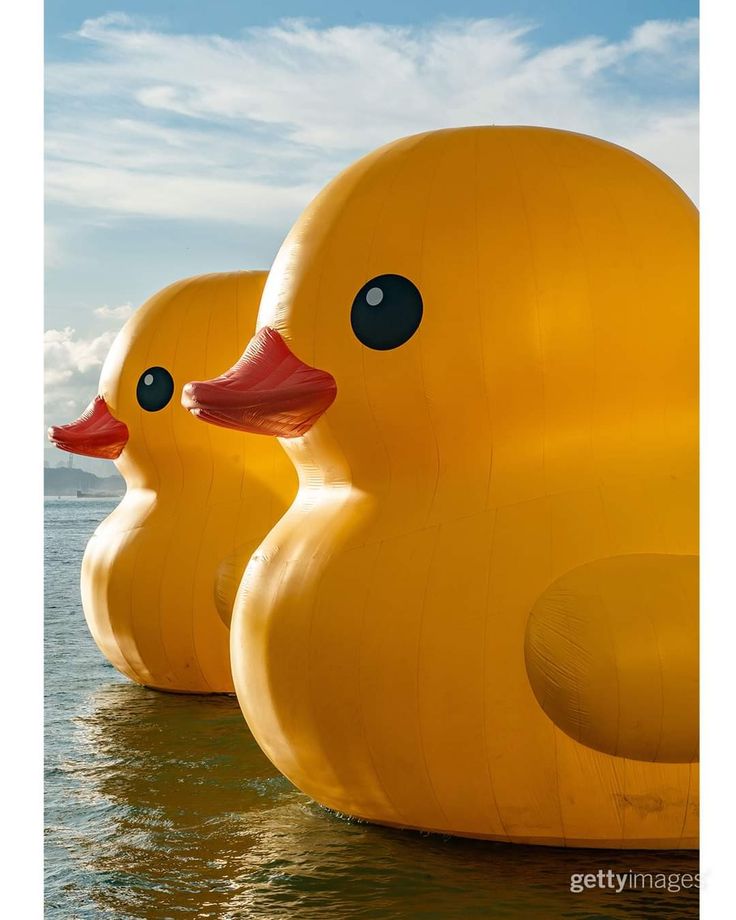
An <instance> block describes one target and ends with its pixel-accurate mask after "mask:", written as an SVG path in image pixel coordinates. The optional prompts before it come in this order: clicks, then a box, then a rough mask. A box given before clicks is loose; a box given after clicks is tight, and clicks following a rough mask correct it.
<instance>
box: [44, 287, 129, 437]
mask: <svg viewBox="0 0 736 920" xmlns="http://www.w3.org/2000/svg"><path fill="white" fill-rule="evenodd" d="M93 313H94V315H95V316H96V317H98V319H100V320H103V321H104V322H105V325H106V326H107V328H106V329H105V330H104V331H102V332H100V333H98V334H96V335H88V336H85V335H80V334H79V333H78V332H77V330H76V329H73V328H72V327H71V326H65V327H64V328H63V329H47V330H46V332H44V336H43V350H44V388H45V397H46V398H45V410H46V412H45V414H46V424H47V425H58V424H63V423H64V422H67V421H71V420H72V418H74V417H75V416H77V415H79V414H80V413H81V412H82V410H83V409H84V407H85V406H86V405H88V403H89V402H90V400H91V399H92V398H93V397H94V396H95V395H96V393H97V383H98V380H99V376H100V370H101V369H102V364H103V362H104V360H105V358H106V357H107V353H108V351H109V350H110V346H111V345H112V343H113V341H114V339H115V336H116V335H117V333H118V330H119V329H120V327H121V326H122V325H123V323H124V322H125V321H126V320H127V319H128V317H129V316H130V315H131V314H132V313H133V306H132V305H131V304H129V303H126V304H120V305H119V306H116V307H110V306H108V305H106V304H104V305H103V306H101V307H97V308H96V309H95V310H93Z"/></svg>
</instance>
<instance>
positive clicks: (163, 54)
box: [47, 14, 697, 230]
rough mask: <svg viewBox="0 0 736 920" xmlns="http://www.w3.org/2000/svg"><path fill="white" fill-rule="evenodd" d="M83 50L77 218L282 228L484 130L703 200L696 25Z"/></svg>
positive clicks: (116, 17) (366, 30)
mask: <svg viewBox="0 0 736 920" xmlns="http://www.w3.org/2000/svg"><path fill="white" fill-rule="evenodd" d="M78 37H79V38H81V39H83V40H84V42H86V48H87V50H86V52H85V53H84V55H83V56H82V57H81V58H80V59H78V60H75V61H66V62H63V63H53V62H52V63H50V64H49V66H48V68H47V72H48V86H49V130H48V145H49V146H48V150H49V153H48V170H47V176H48V195H49V198H50V199H51V200H53V201H59V202H63V203H65V204H67V205H74V206H77V207H79V206H82V207H92V208H97V209H102V210H103V211H108V212H120V213H123V214H142V215H147V216H151V217H175V218H196V219H211V220H224V221H236V222H239V223H244V224H249V225H252V226H268V227H281V228H283V230H286V229H287V228H288V225H289V223H290V222H291V221H292V220H293V218H294V217H295V216H296V214H297V213H298V212H299V210H300V209H301V208H302V207H303V206H304V205H305V204H306V202H307V201H308V200H309V198H310V197H311V196H312V195H313V194H314V192H315V191H317V190H318V189H319V188H320V187H321V186H322V185H323V184H324V182H325V181H326V180H327V179H329V178H330V177H331V176H332V175H333V174H334V173H335V172H336V171H337V170H338V169H340V168H341V167H342V166H344V165H347V163H349V162H350V161H351V160H353V159H355V158H356V157H357V156H359V155H360V154H362V153H364V152H366V151H368V150H370V149H371V148H373V147H375V146H377V145H379V144H382V143H384V142H386V141H388V140H391V139H393V138H396V137H400V136H402V135H406V134H411V133H415V132H418V131H423V130H428V129H433V128H439V127H447V126H450V125H467V124H479V123H504V124H510V123H524V124H541V125H550V126H554V127H563V128H569V129H572V130H576V131H583V132H585V133H590V134H594V135H597V136H600V137H605V138H608V139H610V140H613V141H616V142H617V143H620V144H623V145H624V146H628V147H631V148H633V149H635V150H636V151H637V152H638V153H641V154H642V155H643V156H645V157H648V158H650V159H651V160H653V161H654V162H655V163H656V164H657V165H659V166H660V167H661V168H663V169H664V170H665V171H666V172H668V173H669V174H670V175H672V176H673V177H674V178H675V179H676V180H677V181H678V182H680V184H681V185H682V186H683V187H684V188H685V189H686V191H688V192H689V193H690V194H691V195H693V196H695V194H696V183H697V99H696V91H697V82H696V81H697V21H696V20H685V21H652V22H646V23H643V24H641V25H640V26H638V27H637V28H635V29H634V30H633V31H632V32H631V34H630V35H629V36H628V37H627V38H625V39H624V40H622V41H620V42H611V41H607V40H605V39H603V38H599V37H583V38H580V39H576V40H575V41H570V42H566V43H564V44H560V45H556V46H552V47H544V48H538V47H537V46H536V45H535V44H534V31H533V28H532V26H530V25H529V24H524V23H520V22H518V21H512V20H508V19H485V20H456V21H447V20H445V21H440V22H436V23H434V24H432V25H429V26H423V27H416V28H406V27H396V26H386V25H359V26H354V27H347V26H339V27H332V28H320V27H319V26H318V25H314V24H309V23H306V22H302V21H284V22H281V23H279V24H277V25H275V26H272V27H269V28H257V29H255V28H254V29H247V30H245V32H244V33H243V35H242V38H240V39H238V40H231V39H226V38H223V37H220V36H204V35H198V36H194V35H181V34H173V33H166V32H163V31H160V30H157V29H156V28H155V27H153V26H151V25H146V24H143V23H139V22H136V21H134V20H132V19H131V18H129V17H127V16H124V15H122V14H110V15H108V16H105V17H102V18H100V19H94V20H88V21H87V22H85V23H84V25H83V26H82V28H81V30H80V32H79V34H78Z"/></svg>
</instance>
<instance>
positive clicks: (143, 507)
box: [49, 272, 297, 693]
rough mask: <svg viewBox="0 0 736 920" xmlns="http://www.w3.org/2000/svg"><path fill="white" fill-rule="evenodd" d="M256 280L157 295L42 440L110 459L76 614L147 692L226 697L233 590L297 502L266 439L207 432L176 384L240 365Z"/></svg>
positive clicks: (250, 275) (247, 275)
mask: <svg viewBox="0 0 736 920" xmlns="http://www.w3.org/2000/svg"><path fill="white" fill-rule="evenodd" d="M265 280H266V273H265V272H233V273H229V274H214V275H205V276H202V277H198V278H190V279H187V280H185V281H180V282H178V283H176V284H173V285H171V286H170V287H167V288H165V289H164V290H163V291H161V292H160V293H158V294H156V295H155V296H154V297H152V298H151V299H150V300H149V301H147V303H145V304H144V305H143V306H142V307H141V308H140V309H139V310H138V311H136V313H135V314H134V315H133V317H132V318H131V319H130V320H129V321H128V322H127V323H126V324H125V326H124V328H123V329H122V330H121V332H120V334H119V335H118V337H117V339H116V340H115V342H114V344H113V346H112V348H111V350H110V354H109V355H108V357H107V359H106V361H105V364H104V367H103V369H102V374H101V378H100V388H99V395H98V396H97V397H96V399H95V400H94V401H93V403H92V404H91V405H90V407H89V409H88V410H87V412H86V413H85V414H84V415H83V416H82V417H81V418H80V419H78V420H77V421H76V422H72V423H71V424H69V425H62V426H59V427H56V428H52V429H51V430H50V432H49V436H50V438H51V440H52V441H53V442H54V443H56V445H57V446H58V447H60V448H62V449H63V450H68V451H72V452H75V453H80V454H84V455H87V456H93V457H109V458H115V463H116V466H117V467H118V469H119V470H120V473H121V474H122V475H123V477H124V478H125V481H126V484H127V491H126V494H125V497H124V499H123V500H122V502H121V503H120V505H119V506H118V507H117V508H116V509H115V510H114V511H113V512H112V514H111V515H110V516H109V517H108V518H106V520H105V521H103V523H102V524H101V525H100V526H99V528H98V529H97V531H96V532H95V534H94V536H93V537H92V539H91V540H90V542H89V544H88V545H87V549H86V551H85V554H84V560H83V562H82V602H83V606H84V612H85V616H86V618H87V622H88V624H89V628H90V630H91V632H92V635H93V637H94V639H95V641H96V642H97V644H98V646H99V647H100V649H101V651H102V653H103V654H104V655H105V656H106V658H107V659H108V660H109V661H110V662H112V664H113V665H115V667H116V668H117V669H118V670H119V671H122V673H123V674H125V675H127V676H128V677H129V678H130V679H131V680H134V681H137V682H138V683H141V684H145V685H146V686H149V687H155V688H157V689H161V690H174V691H181V692H190V693H223V692H232V689H233V684H232V677H231V672H230V660H229V652H228V646H229V629H228V625H227V624H229V619H230V613H231V608H232V603H233V600H234V596H235V591H236V590H237V585H238V584H239V581H240V576H241V575H242V571H243V569H244V567H245V564H246V562H247V561H248V559H249V557H250V555H251V553H252V551H253V549H254V548H255V547H256V546H257V545H258V543H259V542H260V541H261V539H262V538H263V537H264V535H265V534H266V533H268V531H269V529H270V528H271V527H272V526H273V524H274V523H275V522H276V521H277V520H278V518H279V516H280V515H281V514H282V513H283V511H284V510H285V509H286V507H287V506H288V503H289V501H290V500H291V498H292V497H293V495H294V494H295V492H296V486H297V483H296V476H295V474H294V470H293V468H292V466H291V464H290V463H289V461H288V459H287V458H286V457H285V456H284V453H283V451H282V450H281V449H280V448H279V446H278V444H277V443H276V442H275V441H274V440H272V439H267V438H257V437H245V436H243V435H242V434H240V435H239V434H236V433H235V432H231V431H224V430H216V429H214V428H206V427H205V426H204V425H199V424H197V422H196V421H195V419H194V418H192V416H191V415H190V414H189V413H188V412H185V411H184V409H182V407H181V404H180V401H179V393H180V391H181V387H182V385H183V384H184V382H186V380H188V379H189V378H190V377H192V376H197V375H202V374H207V373H214V372H215V371H216V370H219V369H220V368H221V367H222V365H223V363H227V362H228V361H234V360H235V358H236V357H237V356H238V353H239V351H240V349H241V348H242V342H243V341H244V340H247V338H248V336H249V335H250V333H251V331H252V329H253V325H254V323H255V318H256V312H257V309H258V302H259V299H260V295H261V292H262V290H263V285H264V282H265Z"/></svg>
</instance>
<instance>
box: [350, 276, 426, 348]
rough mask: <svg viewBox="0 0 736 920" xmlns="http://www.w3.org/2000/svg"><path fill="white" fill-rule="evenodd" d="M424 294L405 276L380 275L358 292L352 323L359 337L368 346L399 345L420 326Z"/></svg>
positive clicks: (351, 316)
mask: <svg viewBox="0 0 736 920" xmlns="http://www.w3.org/2000/svg"><path fill="white" fill-rule="evenodd" d="M422 311H423V307H422V295H421V294H420V293H419V289H418V288H417V286H416V285H415V284H413V283H412V282H411V281H409V279H408V278H404V277H403V275H378V276H377V277H376V278H372V279H371V280H370V281H368V282H366V284H364V285H363V287H362V288H361V289H360V290H359V291H358V293H357V294H356V295H355V300H354V301H353V308H352V310H351V311H350V324H351V326H352V327H353V332H354V333H355V335H356V337H357V339H358V340H359V341H360V342H362V343H363V345H366V346H367V347H368V348H374V349H376V350H377V351H388V350H389V349H391V348H398V347H399V345H403V344H404V342H408V341H409V339H410V338H411V337H412V336H413V335H414V333H415V332H416V331H417V329H418V328H419V324H420V323H421V321H422Z"/></svg>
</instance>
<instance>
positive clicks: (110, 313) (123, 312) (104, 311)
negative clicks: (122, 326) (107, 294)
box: [93, 303, 135, 322]
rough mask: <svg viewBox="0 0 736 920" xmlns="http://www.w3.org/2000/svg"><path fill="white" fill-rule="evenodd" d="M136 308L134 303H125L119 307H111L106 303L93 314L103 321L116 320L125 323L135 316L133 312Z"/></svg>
mask: <svg viewBox="0 0 736 920" xmlns="http://www.w3.org/2000/svg"><path fill="white" fill-rule="evenodd" d="M134 309H135V307H134V306H133V304H132V303H123V304H120V306H119V307H109V306H108V305H107V304H106V303H105V304H103V305H102V306H101V307H97V308H96V309H95V310H94V311H93V312H94V314H95V316H99V317H101V318H102V319H115V320H120V321H122V322H125V320H126V319H128V317H129V316H132V315H133V310H134Z"/></svg>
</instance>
